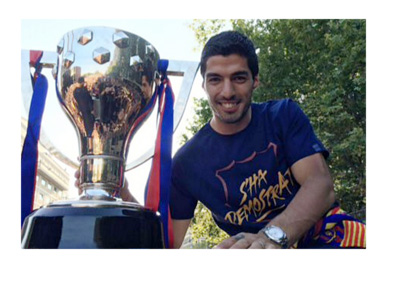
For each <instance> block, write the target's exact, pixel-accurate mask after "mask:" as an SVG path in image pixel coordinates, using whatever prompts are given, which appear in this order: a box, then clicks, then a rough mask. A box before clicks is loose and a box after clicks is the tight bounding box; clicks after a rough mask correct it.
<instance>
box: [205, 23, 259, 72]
mask: <svg viewBox="0 0 400 286" xmlns="http://www.w3.org/2000/svg"><path fill="white" fill-rule="evenodd" d="M232 54H238V55H240V56H242V57H245V58H246V59H247V64H248V66H249V69H250V71H251V73H252V76H253V78H254V77H255V76H257V75H258V58H257V54H256V50H255V48H254V45H253V42H252V41H251V40H250V39H249V38H248V37H246V36H245V35H243V34H241V33H239V32H236V31H225V32H222V33H219V34H217V35H215V36H213V37H211V38H210V39H209V40H208V41H207V43H206V44H205V46H204V49H203V51H202V53H201V61H200V72H201V75H202V76H203V78H204V74H205V72H206V65H207V60H208V59H209V58H210V57H212V56H219V55H221V56H229V55H232Z"/></svg>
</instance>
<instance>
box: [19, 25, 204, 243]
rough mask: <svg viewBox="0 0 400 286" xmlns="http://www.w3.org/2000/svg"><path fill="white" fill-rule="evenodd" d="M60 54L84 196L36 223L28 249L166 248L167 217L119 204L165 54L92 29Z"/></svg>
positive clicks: (62, 94)
mask: <svg viewBox="0 0 400 286" xmlns="http://www.w3.org/2000/svg"><path fill="white" fill-rule="evenodd" d="M57 53H58V60H57V63H56V64H55V65H54V68H53V75H54V77H55V80H56V90H57V96H58V99H59V101H60V103H61V105H62V107H63V109H64V111H65V113H66V114H67V115H68V117H69V119H70V120H71V122H72V123H73V125H74V126H75V128H76V131H77V134H78V138H79V150H80V167H79V170H80V181H79V183H80V188H81V190H82V194H81V196H80V197H79V199H78V200H75V201H65V202H55V203H52V204H50V205H49V206H47V207H45V208H41V209H39V210H37V211H35V212H33V213H32V214H31V215H29V216H28V217H27V218H26V219H25V221H24V225H23V230H22V247H23V248H164V247H165V245H164V241H163V231H165V230H163V229H162V225H161V221H160V215H159V214H158V213H156V212H153V211H151V210H149V209H146V208H144V207H142V206H140V205H139V204H136V203H130V202H123V201H121V200H120V199H117V198H116V195H117V194H118V191H119V190H120V189H121V188H122V187H123V184H124V172H125V170H126V159H127V155H128V149H129V143H130V141H131V139H132V137H133V136H134V134H135V132H136V131H137V130H138V129H139V128H140V127H141V125H142V124H143V123H144V122H145V120H146V118H147V117H148V116H149V114H150V113H151V111H152V109H153V106H154V104H153V103H154V100H155V93H154V91H155V89H156V88H157V84H158V79H159V74H158V71H157V63H158V61H159V54H158V52H157V50H156V49H155V48H154V47H153V46H152V45H151V44H150V43H149V42H147V41H146V40H144V39H143V38H141V37H139V36H137V35H135V34H132V33H129V32H126V31H122V30H118V29H113V28H106V27H91V28H82V29H77V30H73V31H71V32H69V33H67V34H65V35H64V37H63V38H62V39H61V41H60V42H59V44H58V46H57ZM196 71H197V69H196ZM189 91H190V89H189ZM187 96H188V95H187ZM145 144H149V143H148V142H146V143H145Z"/></svg>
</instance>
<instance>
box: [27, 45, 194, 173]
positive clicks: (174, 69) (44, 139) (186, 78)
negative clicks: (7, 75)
mask: <svg viewBox="0 0 400 286" xmlns="http://www.w3.org/2000/svg"><path fill="white" fill-rule="evenodd" d="M29 54H30V51H29V50H22V51H21V80H22V82H24V81H30V76H31V74H30V70H29V69H30V66H29ZM57 57H58V54H57V53H56V52H50V51H43V56H42V59H41V60H40V63H41V64H42V67H43V68H51V69H53V68H54V67H55V66H56V64H57ZM198 69H199V62H191V61H175V60H170V61H169V65H168V69H167V75H171V76H183V80H182V85H181V88H180V91H179V95H178V97H177V98H176V100H175V106H174V126H173V130H174V132H175V130H176V129H177V127H178V125H179V123H180V121H181V119H182V117H183V113H184V111H185V109H186V106H187V102H188V99H189V95H190V91H191V89H192V85H193V82H194V80H195V77H196V74H197V71H198ZM32 93H33V89H32V86H31V85H23V86H22V100H23V103H24V106H25V109H26V110H29V106H30V101H31V97H30V96H31V95H32ZM40 142H41V143H42V144H43V145H44V146H45V147H46V148H47V149H48V150H49V152H50V153H51V154H52V155H53V156H55V157H56V158H57V159H59V160H60V161H61V162H63V163H64V164H66V165H68V166H70V167H72V168H75V169H77V168H79V163H78V162H74V161H73V160H71V159H70V158H68V157H67V156H65V155H64V154H62V152H61V151H59V150H58V149H57V148H56V147H55V146H54V145H53V144H52V143H51V141H50V139H49V138H48V136H46V133H45V132H44V130H42V133H41V136H40ZM154 147H155V146H154V145H152V147H150V148H149V149H148V150H147V151H146V152H145V153H144V154H143V155H142V156H140V157H139V158H137V159H135V160H134V161H133V162H131V163H129V164H127V165H126V167H125V171H129V170H132V169H134V168H136V167H138V166H140V165H141V164H143V163H145V162H146V161H148V160H149V159H151V158H152V157H153V155H154Z"/></svg>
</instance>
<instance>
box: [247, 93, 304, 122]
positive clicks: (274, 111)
mask: <svg viewBox="0 0 400 286" xmlns="http://www.w3.org/2000/svg"><path fill="white" fill-rule="evenodd" d="M252 110H253V112H254V115H255V116H257V115H259V116H268V118H269V119H270V120H273V121H275V120H281V119H287V118H288V117H290V116H291V115H293V114H295V113H297V112H298V111H301V109H300V107H299V105H298V104H297V103H296V102H295V101H293V100H292V99H290V98H285V99H279V100H269V101H266V102H262V103H253V104H252Z"/></svg>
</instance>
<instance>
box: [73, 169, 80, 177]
mask: <svg viewBox="0 0 400 286" xmlns="http://www.w3.org/2000/svg"><path fill="white" fill-rule="evenodd" d="M79 175H80V174H79V168H78V170H76V171H75V173H74V177H75V178H77V179H79V177H80V176H79Z"/></svg>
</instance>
